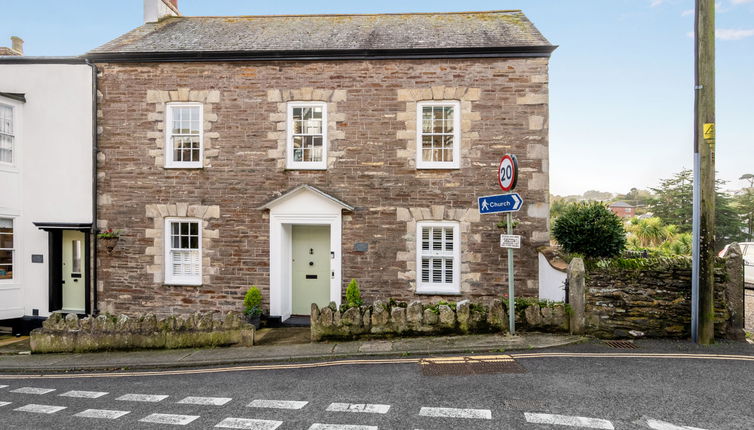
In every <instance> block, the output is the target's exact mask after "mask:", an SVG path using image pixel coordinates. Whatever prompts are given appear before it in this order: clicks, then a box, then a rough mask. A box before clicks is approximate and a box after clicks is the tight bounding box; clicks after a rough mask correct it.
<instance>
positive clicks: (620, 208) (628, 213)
mask: <svg viewBox="0 0 754 430" xmlns="http://www.w3.org/2000/svg"><path fill="white" fill-rule="evenodd" d="M608 208H609V209H610V210H611V211H613V213H614V214H616V215H618V216H619V217H621V218H631V217H634V216H636V206H633V205H630V204H628V203H626V202H622V201H621V202H615V203H611V204H610V205H609V206H608Z"/></svg>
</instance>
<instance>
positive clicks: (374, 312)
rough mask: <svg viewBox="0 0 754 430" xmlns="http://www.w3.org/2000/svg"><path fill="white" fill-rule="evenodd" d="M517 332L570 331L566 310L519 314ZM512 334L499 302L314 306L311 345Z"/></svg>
mask: <svg viewBox="0 0 754 430" xmlns="http://www.w3.org/2000/svg"><path fill="white" fill-rule="evenodd" d="M516 329H517V330H531V331H535V330H540V331H563V332H567V331H568V316H567V312H566V306H565V305H563V304H551V305H549V306H543V307H540V306H539V304H537V303H532V304H531V305H530V306H526V307H521V309H517V312H516ZM507 330H508V314H507V309H506V306H505V304H504V303H503V302H502V301H501V300H492V301H491V302H490V303H488V304H474V303H471V302H469V301H468V300H463V301H460V302H458V303H447V304H445V303H443V304H434V305H428V304H423V303H421V302H418V301H415V302H411V303H403V302H392V301H391V302H382V301H376V302H374V303H373V304H372V305H371V306H360V307H353V308H348V309H342V310H340V309H338V307H337V306H336V305H335V303H330V305H329V306H325V307H324V308H322V309H319V307H318V306H317V305H316V304H312V311H311V333H312V340H314V341H318V340H323V339H349V338H357V337H362V336H370V337H388V336H397V335H401V336H411V335H414V336H420V335H438V334H471V333H496V332H504V331H507Z"/></svg>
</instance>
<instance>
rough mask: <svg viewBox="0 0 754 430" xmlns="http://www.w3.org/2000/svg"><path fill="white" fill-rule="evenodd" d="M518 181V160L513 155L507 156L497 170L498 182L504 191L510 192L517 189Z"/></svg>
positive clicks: (504, 156)
mask: <svg viewBox="0 0 754 430" xmlns="http://www.w3.org/2000/svg"><path fill="white" fill-rule="evenodd" d="M517 181H518V160H517V159H516V156H515V155H513V154H505V155H503V158H502V159H501V160H500V167H498V169H497V182H498V184H500V188H502V189H503V191H510V190H512V189H514V188H516V182H517Z"/></svg>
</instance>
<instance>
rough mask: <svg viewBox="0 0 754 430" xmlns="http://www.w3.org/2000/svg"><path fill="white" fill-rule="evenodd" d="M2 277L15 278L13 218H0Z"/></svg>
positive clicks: (0, 277)
mask: <svg viewBox="0 0 754 430" xmlns="http://www.w3.org/2000/svg"><path fill="white" fill-rule="evenodd" d="M0 279H13V219H12V218H0Z"/></svg>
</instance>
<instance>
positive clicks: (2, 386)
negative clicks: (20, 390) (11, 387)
mask: <svg viewBox="0 0 754 430" xmlns="http://www.w3.org/2000/svg"><path fill="white" fill-rule="evenodd" d="M0 388H8V386H7V385H0Z"/></svg>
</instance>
